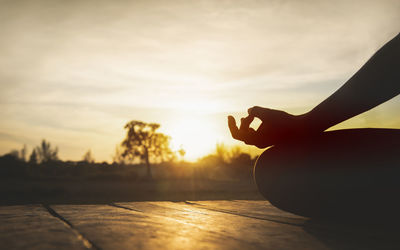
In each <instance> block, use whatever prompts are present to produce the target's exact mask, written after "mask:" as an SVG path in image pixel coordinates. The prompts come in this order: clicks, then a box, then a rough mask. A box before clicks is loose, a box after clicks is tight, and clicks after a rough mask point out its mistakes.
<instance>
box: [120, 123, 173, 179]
mask: <svg viewBox="0 0 400 250" xmlns="http://www.w3.org/2000/svg"><path fill="white" fill-rule="evenodd" d="M158 128H160V125H159V124H156V123H144V122H141V121H130V122H128V123H127V124H126V125H125V129H127V134H126V138H125V139H124V140H123V141H122V143H121V146H122V149H123V152H122V156H123V157H126V158H128V159H130V160H134V159H139V160H140V161H142V162H144V163H145V164H146V166H147V177H148V178H149V179H150V178H152V173H151V168H150V161H151V160H154V161H156V160H161V161H165V160H166V159H168V158H170V157H171V156H173V152H172V150H171V148H170V145H169V143H170V137H169V136H167V135H165V134H163V133H157V132H156V131H157V129H158Z"/></svg>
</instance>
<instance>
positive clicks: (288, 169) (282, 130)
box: [228, 34, 400, 219]
mask: <svg viewBox="0 0 400 250" xmlns="http://www.w3.org/2000/svg"><path fill="white" fill-rule="evenodd" d="M399 93H400V34H398V35H397V36H396V37H394V38H393V39H392V40H391V41H389V42H388V43H387V44H385V45H384V46H383V47H382V48H381V49H380V50H378V51H377V52H376V53H375V54H374V55H373V56H372V57H371V58H370V59H369V60H368V61H367V63H365V65H363V66H362V67H361V69H360V70H359V71H358V72H357V73H356V74H354V75H353V76H352V77H351V78H350V79H349V80H348V81H347V82H346V83H345V84H344V85H343V86H342V87H341V88H340V89H338V90H337V91H336V92H335V93H333V94H332V95H331V96H330V97H328V98H327V99H326V100H324V101H323V102H322V103H320V104H319V105H318V106H316V107H315V108H314V109H312V110H311V111H310V112H308V113H306V114H303V115H291V114H288V113H286V112H284V111H279V110H273V109H268V108H262V107H257V106H256V107H253V108H250V109H249V110H248V116H247V117H245V118H242V119H241V124H240V127H239V128H238V127H237V126H236V121H235V119H234V118H233V117H232V116H229V117H228V125H229V129H230V131H231V133H232V136H233V138H235V139H237V140H241V141H243V142H245V143H246V144H249V145H255V146H257V147H259V148H265V147H269V146H273V147H271V148H269V149H267V150H266V151H264V153H262V154H261V156H260V157H259V158H258V160H257V162H256V165H255V168H254V177H255V180H256V183H257V186H258V188H259V190H260V192H261V194H262V195H263V196H264V197H265V198H267V199H268V200H269V201H270V202H271V203H272V204H273V205H275V206H276V207H278V208H281V209H283V210H286V211H289V212H293V213H296V214H299V215H303V216H309V217H325V218H326V217H343V216H346V217H350V218H357V217H358V218H360V217H363V216H368V217H367V218H366V219H368V218H371V217H375V218H378V219H379V217H381V218H382V219H383V218H385V217H386V218H392V217H393V216H397V217H399V215H398V214H400V197H399V195H400V129H372V128H366V129H344V130H336V131H329V132H324V131H325V130H326V129H328V128H330V127H332V126H334V125H336V124H338V123H340V122H342V121H345V120H347V119H349V118H351V117H354V116H356V115H358V114H360V113H363V112H365V111H367V110H369V109H372V108H374V107H376V106H377V105H379V104H381V103H383V102H385V101H387V100H389V99H391V98H393V97H395V96H396V95H398V94H399ZM255 117H258V118H259V119H261V121H262V123H261V125H260V127H259V128H258V129H257V130H254V129H252V128H250V127H249V126H250V123H251V122H252V121H253V119H254V118H255Z"/></svg>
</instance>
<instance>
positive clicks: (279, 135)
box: [228, 106, 304, 148]
mask: <svg viewBox="0 0 400 250" xmlns="http://www.w3.org/2000/svg"><path fill="white" fill-rule="evenodd" d="M255 117H257V118H259V119H260V120H261V122H262V123H261V125H260V126H259V127H258V129H257V130H255V129H253V128H251V127H250V124H251V123H252V122H253V120H254V118H255ZM302 117H303V116H301V115H300V116H296V115H291V114H289V113H286V112H284V111H280V110H274V109H269V108H262V107H258V106H255V107H252V108H250V109H248V116H247V117H244V118H241V120H240V126H239V127H237V125H236V121H235V118H233V116H228V126H229V130H230V131H231V134H232V137H233V138H235V139H237V140H240V141H243V142H244V143H246V144H248V145H254V146H256V147H259V148H265V147H268V146H272V145H275V144H277V143H281V142H287V141H289V140H291V139H295V138H298V137H299V136H301V135H302V134H303V133H304V132H303V131H304V126H303V122H302V121H303V119H302Z"/></svg>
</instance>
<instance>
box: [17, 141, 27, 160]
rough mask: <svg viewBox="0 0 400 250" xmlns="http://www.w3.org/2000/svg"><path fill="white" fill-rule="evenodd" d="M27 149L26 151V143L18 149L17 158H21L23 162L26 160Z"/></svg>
mask: <svg viewBox="0 0 400 250" xmlns="http://www.w3.org/2000/svg"><path fill="white" fill-rule="evenodd" d="M27 151H28V148H27V147H26V144H24V146H23V147H22V149H21V150H20V151H19V159H20V160H22V161H23V162H26V153H27Z"/></svg>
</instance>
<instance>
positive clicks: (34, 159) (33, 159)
mask: <svg viewBox="0 0 400 250" xmlns="http://www.w3.org/2000/svg"><path fill="white" fill-rule="evenodd" d="M29 163H30V164H32V165H36V164H37V163H38V157H37V154H36V150H35V149H33V150H32V153H31V155H30V156H29Z"/></svg>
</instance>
